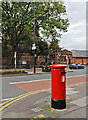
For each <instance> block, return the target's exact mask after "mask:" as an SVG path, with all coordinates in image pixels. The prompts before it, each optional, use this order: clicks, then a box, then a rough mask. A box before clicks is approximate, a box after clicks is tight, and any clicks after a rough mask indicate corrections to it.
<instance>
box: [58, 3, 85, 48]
mask: <svg viewBox="0 0 88 120" xmlns="http://www.w3.org/2000/svg"><path fill="white" fill-rule="evenodd" d="M64 4H65V6H66V10H67V17H68V19H69V23H70V25H69V27H68V32H66V33H63V35H62V37H61V39H60V47H64V49H68V50H85V49H86V2H85V1H84V2H83V1H82V2H80V1H78V2H73V1H72V2H66V1H65V2H64Z"/></svg>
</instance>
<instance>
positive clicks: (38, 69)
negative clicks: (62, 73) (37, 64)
mask: <svg viewBox="0 0 88 120" xmlns="http://www.w3.org/2000/svg"><path fill="white" fill-rule="evenodd" d="M5 70H15V69H0V71H5ZM16 70H24V71H25V73H19V74H11V73H10V74H5V75H2V74H0V76H19V75H22V76H24V75H35V74H44V73H45V74H46V73H49V72H42V68H36V72H35V73H34V69H33V68H31V69H16ZM73 71H74V70H71V69H69V68H66V72H73Z"/></svg>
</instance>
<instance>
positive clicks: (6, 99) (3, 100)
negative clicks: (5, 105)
mask: <svg viewBox="0 0 88 120" xmlns="http://www.w3.org/2000/svg"><path fill="white" fill-rule="evenodd" d="M10 99H13V98H6V99H2V100H0V101H1V102H3V101H7V100H10Z"/></svg>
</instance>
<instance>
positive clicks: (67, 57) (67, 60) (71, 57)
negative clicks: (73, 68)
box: [57, 49, 88, 65]
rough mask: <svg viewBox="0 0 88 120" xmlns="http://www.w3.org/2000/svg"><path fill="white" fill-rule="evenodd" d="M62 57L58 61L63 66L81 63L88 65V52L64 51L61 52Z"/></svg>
mask: <svg viewBox="0 0 88 120" xmlns="http://www.w3.org/2000/svg"><path fill="white" fill-rule="evenodd" d="M60 54H61V55H60V56H58V57H57V59H58V60H59V61H60V63H62V64H72V63H79V64H84V65H88V51H87V50H72V51H69V50H66V49H64V50H62V51H61V52H60Z"/></svg>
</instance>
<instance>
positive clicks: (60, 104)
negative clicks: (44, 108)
mask: <svg viewBox="0 0 88 120" xmlns="http://www.w3.org/2000/svg"><path fill="white" fill-rule="evenodd" d="M51 107H52V108H55V109H65V108H66V99H65V100H54V99H51Z"/></svg>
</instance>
